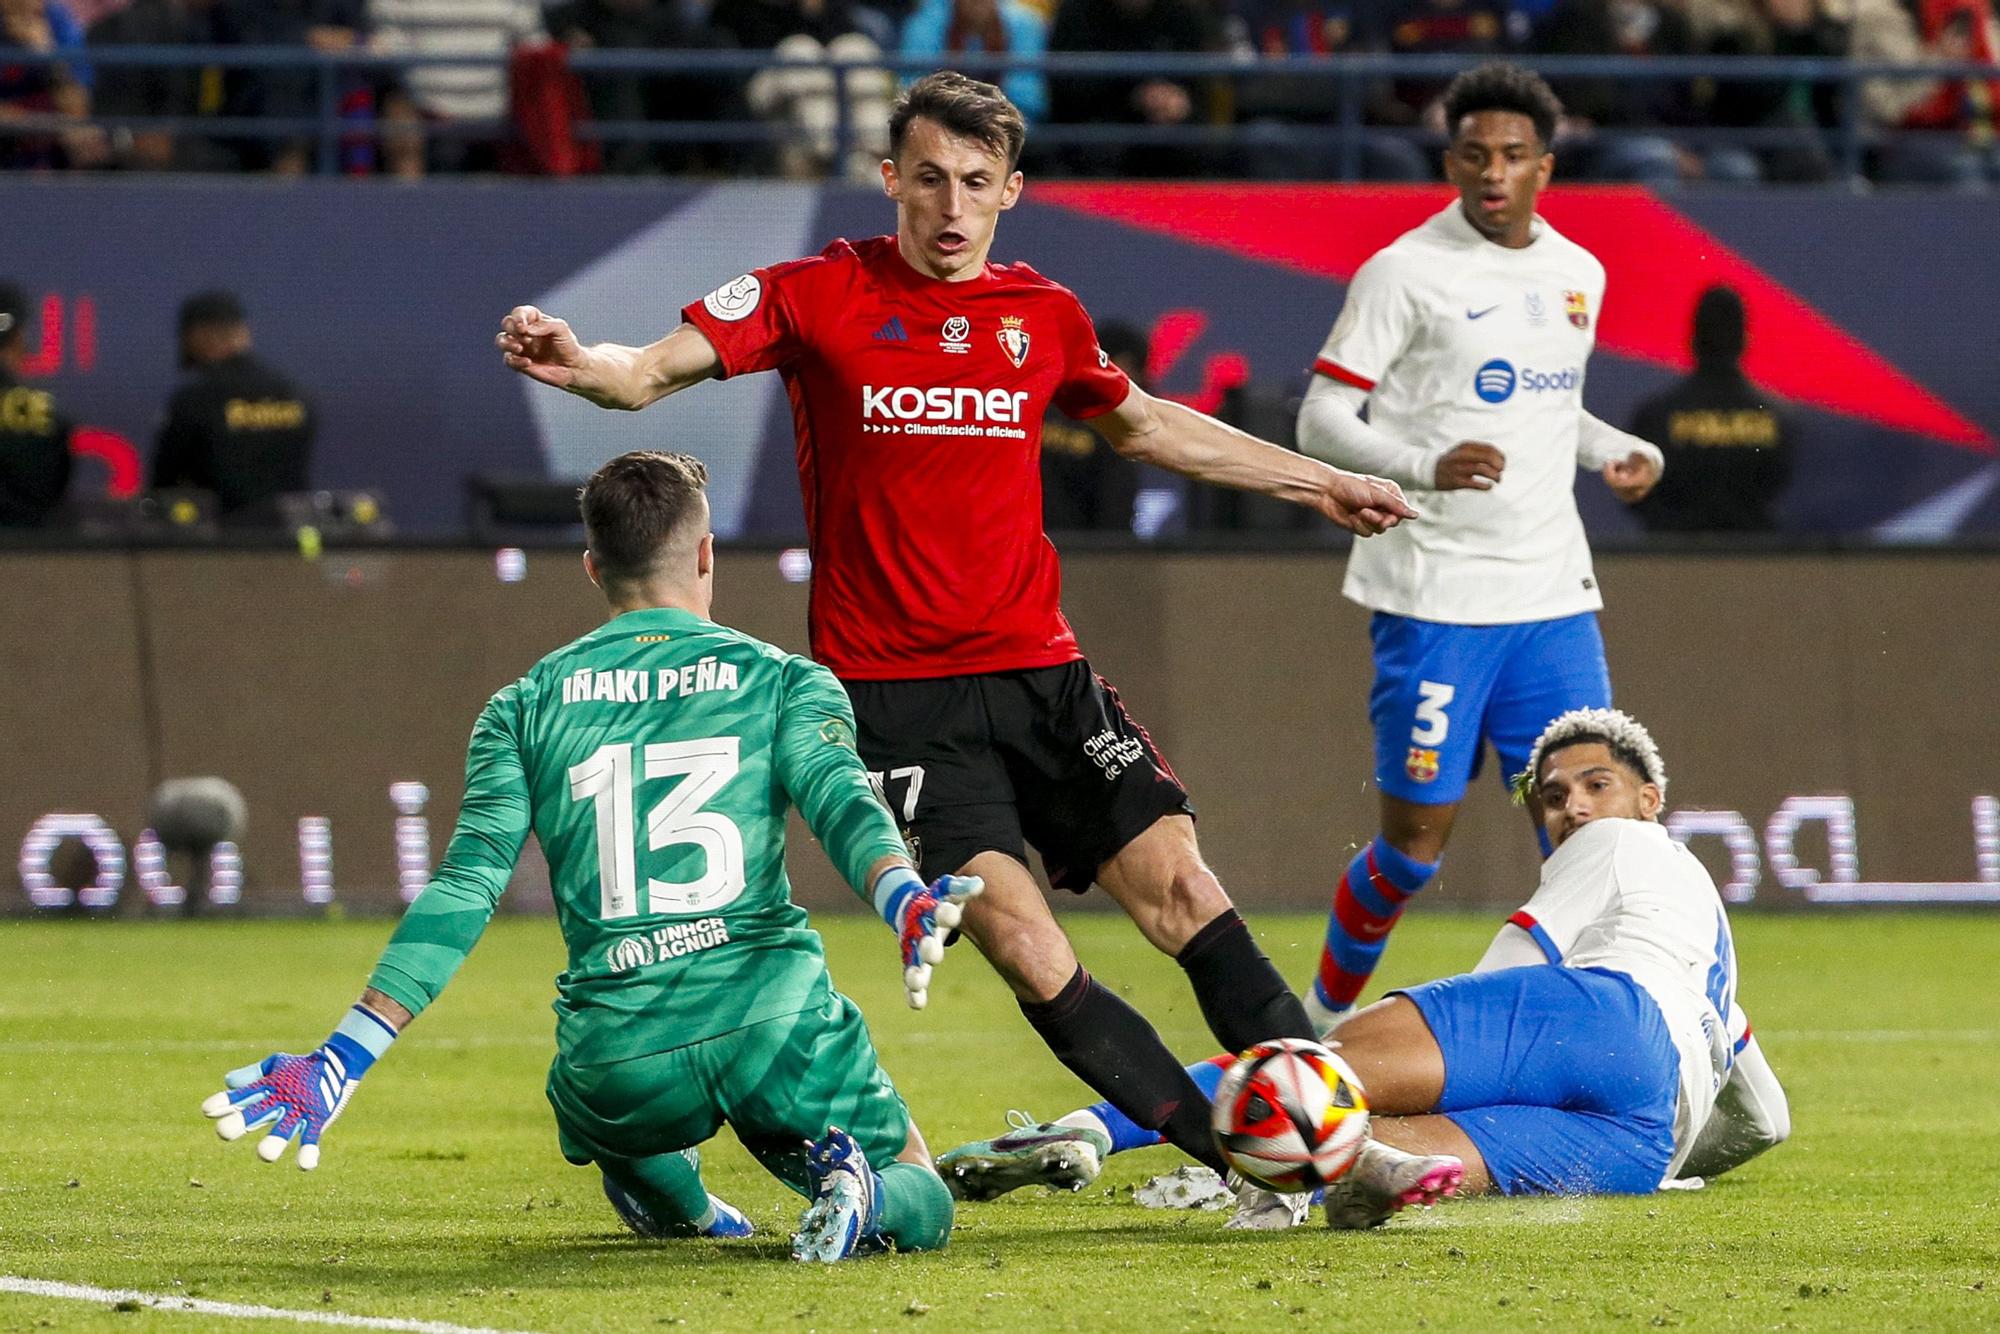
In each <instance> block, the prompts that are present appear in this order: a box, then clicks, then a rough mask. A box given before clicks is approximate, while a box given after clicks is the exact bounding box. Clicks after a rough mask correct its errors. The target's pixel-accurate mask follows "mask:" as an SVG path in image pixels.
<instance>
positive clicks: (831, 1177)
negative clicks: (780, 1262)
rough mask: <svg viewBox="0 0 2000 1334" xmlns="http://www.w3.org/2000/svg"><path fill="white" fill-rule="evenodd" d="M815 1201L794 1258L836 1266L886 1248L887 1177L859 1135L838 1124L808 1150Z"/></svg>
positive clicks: (802, 1222)
mask: <svg viewBox="0 0 2000 1334" xmlns="http://www.w3.org/2000/svg"><path fill="white" fill-rule="evenodd" d="M806 1172H807V1174H808V1175H809V1176H810V1177H811V1178H812V1188H813V1198H812V1203H811V1204H810V1205H807V1206H806V1211H805V1213H804V1215H802V1216H801V1217H800V1219H799V1230H798V1231H797V1232H795V1233H793V1234H792V1258H793V1259H794V1260H806V1261H817V1262H819V1263H821V1264H832V1263H834V1262H835V1261H837V1260H845V1259H846V1258H847V1257H848V1256H850V1255H853V1254H855V1253H856V1252H857V1251H869V1250H879V1249H881V1244H882V1243H881V1235H880V1232H881V1212H882V1178H881V1177H880V1176H878V1175H876V1172H875V1169H874V1168H872V1167H870V1166H869V1165H868V1158H867V1155H865V1154H864V1153H862V1152H861V1146H860V1145H859V1144H857V1143H856V1142H855V1140H854V1136H852V1135H850V1134H848V1133H847V1132H846V1131H845V1130H842V1129H840V1127H838V1126H835V1127H833V1128H831V1129H829V1130H828V1131H827V1132H826V1136H825V1138H823V1139H821V1140H820V1142H819V1143H817V1144H811V1145H808V1146H807V1147H806Z"/></svg>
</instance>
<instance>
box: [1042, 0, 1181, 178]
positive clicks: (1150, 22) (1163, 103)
mask: <svg viewBox="0 0 2000 1334" xmlns="http://www.w3.org/2000/svg"><path fill="white" fill-rule="evenodd" d="M1218 37H1219V34H1218V33H1216V32H1215V31H1214V29H1213V28H1212V26H1211V24H1210V22H1209V18H1208V15H1207V14H1206V13H1205V12H1204V11H1203V10H1202V9H1201V8H1199V7H1198V6H1197V5H1195V4H1194V3H1192V0H1063V3H1062V5H1061V7H1060V8H1058V9H1057V10H1056V18H1055V25H1054V27H1053V28H1052V29H1051V30H1050V33H1049V49H1050V50H1051V51H1086V52H1107V51H1135V52H1154V53H1159V54H1166V53H1173V52H1196V51H1204V50H1207V49H1208V48H1209V47H1210V46H1211V45H1213V44H1215V41H1216V39H1217V38H1218ZM1049 91H1050V95H1051V102H1052V109H1053V113H1054V118H1055V120H1057V121H1058V122H1061V123H1063V124H1089V123H1091V122H1096V121H1120V122H1124V123H1127V124H1137V125H1158V126H1178V125H1194V124H1196V123H1198V122H1199V120H1200V119H1201V117H1200V116H1199V115H1197V108H1196V104H1195V95H1196V89H1195V87H1194V85H1193V84H1192V83H1191V82H1190V81H1188V80H1187V79H1184V78H1163V77H1159V76H1145V75H1130V74H1116V75H1099V74H1091V75H1082V74H1065V75H1061V76H1058V77H1057V78H1056V79H1054V80H1053V81H1052V84H1051V87H1050V90H1049ZM1069 156H1070V159H1071V162H1072V164H1073V165H1074V166H1075V167H1077V168H1078V169H1079V170H1081V171H1084V172H1086V173H1088V174H1092V175H1105V174H1120V173H1122V174H1125V175H1146V176H1165V175H1177V174H1185V173H1186V172H1187V170H1188V167H1189V165H1190V163H1193V164H1195V165H1196V166H1197V167H1200V166H1203V165H1211V164H1208V163H1206V162H1205V161H1204V158H1203V155H1202V154H1200V153H1198V152H1195V151H1192V150H1190V149H1188V148H1162V147H1138V148H1132V149H1129V150H1117V149H1100V148H1080V149H1077V150H1074V151H1072V152H1071V154H1070V155H1069Z"/></svg>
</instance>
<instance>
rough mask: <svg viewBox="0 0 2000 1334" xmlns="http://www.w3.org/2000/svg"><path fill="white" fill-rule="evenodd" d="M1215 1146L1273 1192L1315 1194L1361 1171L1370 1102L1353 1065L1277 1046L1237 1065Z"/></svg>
mask: <svg viewBox="0 0 2000 1334" xmlns="http://www.w3.org/2000/svg"><path fill="white" fill-rule="evenodd" d="M1214 1118H1215V1119H1214V1126H1215V1143H1216V1147H1217V1148H1219V1149H1221V1150H1222V1156H1223V1158H1225V1159H1226V1160H1228V1163H1229V1165H1230V1166H1231V1167H1233V1168H1235V1169H1236V1171H1237V1172H1238V1173H1240V1174H1241V1175H1243V1176H1245V1177H1247V1178H1249V1179H1250V1180H1251V1181H1253V1182H1255V1183H1256V1184H1257V1185H1260V1186H1263V1187H1265V1188H1266V1189H1269V1190H1275V1191H1280V1192H1287V1193H1289V1192H1293V1191H1304V1190H1314V1189H1317V1188H1318V1187H1320V1186H1325V1185H1328V1184H1330V1183H1332V1182H1334V1181H1338V1180H1339V1179H1340V1178H1341V1177H1342V1176H1343V1175H1345V1174H1346V1172H1347V1169H1348V1168H1350V1167H1352V1166H1354V1159H1355V1157H1356V1155H1358V1154H1359V1153H1360V1152H1361V1144H1362V1141H1363V1140H1365V1139H1366V1138H1367V1136H1368V1099H1367V1097H1366V1095H1365V1094H1363V1092H1362V1090H1361V1081H1360V1080H1359V1079H1357V1078H1356V1077H1355V1074H1354V1071H1352V1070H1350V1069H1348V1068H1347V1062H1345V1061H1343V1060H1341V1059H1340V1058H1339V1057H1338V1056H1336V1055H1334V1054H1333V1053H1332V1052H1331V1051H1329V1050H1327V1049H1326V1048H1325V1047H1323V1046H1321V1045H1320V1044H1319V1043H1317V1042H1307V1041H1306V1040H1305V1039H1303V1038H1274V1039H1272V1040H1271V1041H1269V1042H1260V1043H1258V1044H1257V1045H1256V1046H1254V1047H1252V1048H1250V1050H1248V1051H1246V1052H1244V1053H1243V1054H1242V1055H1241V1056H1239V1057H1237V1058H1236V1064H1234V1065H1232V1066H1230V1067H1229V1070H1228V1073H1226V1074H1224V1075H1223V1076H1222V1084H1221V1086H1220V1087H1219V1088H1217V1089H1216V1091H1215V1111H1214Z"/></svg>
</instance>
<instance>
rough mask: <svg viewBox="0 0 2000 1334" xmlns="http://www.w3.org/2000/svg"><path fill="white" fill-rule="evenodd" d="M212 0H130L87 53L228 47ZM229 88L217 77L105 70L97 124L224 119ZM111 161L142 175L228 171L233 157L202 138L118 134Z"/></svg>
mask: <svg viewBox="0 0 2000 1334" xmlns="http://www.w3.org/2000/svg"><path fill="white" fill-rule="evenodd" d="M221 20H222V15H221V9H220V6H219V5H218V4H217V3H216V0H132V3H131V4H129V5H127V6H126V7H125V8H123V9H120V10H117V11H115V12H113V13H112V14H110V15H109V16H108V17H106V18H103V19H100V20H98V22H97V23H96V24H94V25H93V26H92V27H91V29H90V45H92V46H188V45H201V46H210V45H216V44H219V43H222V42H224V41H226V40H227V32H226V30H225V28H224V27H223V25H222V21H221ZM226 86H227V85H226V80H225V77H224V71H222V70H220V69H212V68H211V69H195V68H190V67H185V66H183V67H178V68H172V69H168V68H164V67H155V68H142V67H138V66H130V65H106V66H105V67H104V69H103V70H102V72H101V73H100V75H99V77H98V81H97V99H96V101H97V114H99V115H101V116H135V117H136V116H175V117H187V118H192V117H200V116H217V115H221V114H222V113H223V111H224V110H225V109H226V108H225V105H224V98H225V91H226ZM111 145H112V147H111V155H112V159H113V161H115V162H116V163H117V165H119V166H121V167H128V168H132V169H135V170H142V171H165V170H168V169H179V170H182V171H229V170H234V169H235V168H236V167H238V166H239V165H240V163H239V161H238V155H237V153H236V151H235V150H234V149H233V148H231V147H230V146H228V145H225V144H222V143H218V142H217V141H215V140H214V139H211V138H209V137H208V136H206V135H200V134H188V133H184V132H182V133H176V132H174V131H170V130H147V129H138V130H117V131H114V132H113V133H112V136H111Z"/></svg>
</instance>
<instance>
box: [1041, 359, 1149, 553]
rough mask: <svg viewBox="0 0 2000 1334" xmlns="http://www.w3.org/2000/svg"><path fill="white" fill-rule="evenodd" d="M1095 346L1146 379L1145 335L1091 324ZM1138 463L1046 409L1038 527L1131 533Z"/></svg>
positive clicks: (1140, 381) (1135, 378)
mask: <svg viewBox="0 0 2000 1334" xmlns="http://www.w3.org/2000/svg"><path fill="white" fill-rule="evenodd" d="M1097 345H1098V346H1099V347H1100V348H1102V349H1103V350H1104V354H1105V355H1106V356H1108V357H1110V358H1111V360H1113V361H1115V362H1117V363H1118V368H1119V369H1120V370H1122V371H1124V372H1125V373H1126V374H1127V375H1129V376H1131V377H1132V383H1134V384H1136V385H1140V386H1141V387H1145V388H1150V387H1151V386H1150V384H1149V382H1148V381H1147V379H1146V351H1147V345H1146V335H1145V334H1143V333H1141V332H1140V331H1139V330H1137V329H1135V328H1133V327H1132V326H1131V325H1128V324H1119V323H1117V322H1116V321H1106V322H1105V323H1103V324H1100V325H1099V326H1097ZM1138 494H1139V465H1138V464H1136V463H1133V462H1132V461H1131V460H1129V459H1126V458H1124V457H1123V456H1122V455H1120V454H1119V453H1118V452H1117V451H1116V450H1114V449H1112V448H1111V446H1110V445H1108V444H1106V443H1105V441H1104V437H1103V436H1101V435H1099V434H1098V433H1097V432H1096V431H1093V430H1092V429H1091V428H1090V427H1089V426H1087V425H1085V424H1084V423H1082V422H1080V421H1076V420H1075V419H1073V418H1071V417H1069V416H1067V415H1065V414H1064V413H1062V412H1059V411H1057V410H1056V409H1054V408H1051V409H1049V413H1048V416H1047V417H1045V418H1044V419H1043V420H1042V527H1043V528H1045V529H1046V530H1047V531H1049V532H1051V533H1082V532H1108V533H1127V534H1129V533H1130V532H1131V531H1132V505H1133V501H1134V500H1135V499H1136V498H1137V497H1138Z"/></svg>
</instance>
